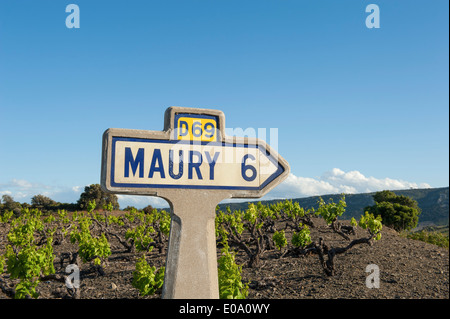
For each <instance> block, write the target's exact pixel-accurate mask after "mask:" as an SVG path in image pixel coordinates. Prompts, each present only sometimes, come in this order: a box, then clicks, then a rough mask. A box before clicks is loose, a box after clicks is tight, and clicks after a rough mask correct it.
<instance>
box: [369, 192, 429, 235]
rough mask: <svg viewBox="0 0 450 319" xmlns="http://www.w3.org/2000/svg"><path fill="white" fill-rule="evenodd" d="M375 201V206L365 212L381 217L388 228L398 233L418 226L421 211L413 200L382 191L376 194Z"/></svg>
mask: <svg viewBox="0 0 450 319" xmlns="http://www.w3.org/2000/svg"><path fill="white" fill-rule="evenodd" d="M373 199H374V200H375V205H373V206H368V207H366V209H365V210H366V211H368V212H369V213H371V214H373V215H374V216H381V218H382V220H383V224H385V225H386V226H389V227H392V228H394V229H395V230H397V231H401V230H410V229H412V228H415V227H416V226H417V223H418V221H419V215H420V213H421V210H420V208H419V206H418V204H417V202H416V201H415V200H413V199H412V198H410V197H407V196H403V195H401V196H398V195H396V194H395V193H393V192H391V191H382V192H377V193H375V195H373Z"/></svg>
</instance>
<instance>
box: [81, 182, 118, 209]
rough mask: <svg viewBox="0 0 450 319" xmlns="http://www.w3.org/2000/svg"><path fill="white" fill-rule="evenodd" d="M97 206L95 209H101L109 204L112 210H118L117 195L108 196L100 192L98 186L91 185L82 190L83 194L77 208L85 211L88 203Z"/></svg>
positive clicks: (100, 189)
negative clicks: (93, 203)
mask: <svg viewBox="0 0 450 319" xmlns="http://www.w3.org/2000/svg"><path fill="white" fill-rule="evenodd" d="M94 200H95V202H96V204H97V206H96V207H95V209H102V208H103V206H104V205H107V204H108V203H111V204H112V205H113V209H119V202H118V198H117V195H115V194H109V193H106V192H104V191H103V190H102V188H101V186H100V184H92V185H90V186H86V187H85V188H84V192H83V193H82V194H81V195H80V199H79V200H78V206H79V208H80V209H81V210H86V209H87V207H88V205H89V202H91V201H94Z"/></svg>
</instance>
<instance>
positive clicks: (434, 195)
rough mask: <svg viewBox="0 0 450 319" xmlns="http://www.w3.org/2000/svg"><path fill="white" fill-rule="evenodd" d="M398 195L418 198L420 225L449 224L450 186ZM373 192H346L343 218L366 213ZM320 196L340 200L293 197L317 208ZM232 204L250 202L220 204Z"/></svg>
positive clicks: (234, 206)
mask: <svg viewBox="0 0 450 319" xmlns="http://www.w3.org/2000/svg"><path fill="white" fill-rule="evenodd" d="M393 192H394V193H395V194H397V195H405V196H408V197H411V198H412V199H414V200H416V201H417V203H418V205H419V207H420V208H421V209H422V213H421V214H420V216H419V226H429V225H448V224H449V187H441V188H424V189H405V190H393ZM374 194H375V192H372V193H362V194H345V201H346V203H347V209H346V211H345V213H344V215H343V216H342V217H341V219H351V218H352V217H355V218H359V217H360V216H361V215H362V214H364V208H365V207H367V206H371V205H374V204H375V202H374V200H373V197H372V195H374ZM319 197H322V198H323V200H325V201H326V202H328V201H329V200H330V199H333V201H334V202H337V201H339V199H340V198H341V195H340V194H333V195H323V196H311V197H304V198H293V199H292V201H293V202H298V203H299V205H300V206H301V207H303V208H305V209H309V208H311V207H314V208H317V207H318V205H317V201H318V199H319ZM280 201H284V200H281V199H276V200H267V201H261V203H263V204H265V205H267V204H274V203H276V202H280ZM227 206H230V208H231V209H232V210H237V209H241V210H243V209H246V208H247V207H248V202H241V203H224V204H220V205H219V207H220V209H225V207H227Z"/></svg>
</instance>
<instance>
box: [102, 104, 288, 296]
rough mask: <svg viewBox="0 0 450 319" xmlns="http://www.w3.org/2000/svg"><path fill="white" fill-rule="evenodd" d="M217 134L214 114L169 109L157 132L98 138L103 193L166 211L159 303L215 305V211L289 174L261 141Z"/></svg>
mask: <svg viewBox="0 0 450 319" xmlns="http://www.w3.org/2000/svg"><path fill="white" fill-rule="evenodd" d="M224 132H225V115H224V114H223V113H222V112H221V111H218V110H209V109H197V108H185V107H170V108H168V109H167V110H166V113H165V118H164V131H143V130H128V129H112V128H110V129H108V130H106V131H105V133H104V134H103V153H102V173H101V185H102V188H103V189H104V190H105V191H107V192H111V193H117V194H130V195H150V196H158V197H162V198H164V199H166V200H167V201H168V202H169V204H170V208H171V218H172V220H171V229H170V235H169V248H168V252H167V259H166V272H165V278H164V287H163V296H162V297H163V298H186V299H200V298H201V299H209V298H219V287H218V277H217V250H216V237H215V222H214V221H215V208H216V206H217V204H218V203H219V202H221V201H222V200H224V199H227V198H259V197H262V196H263V195H264V194H266V193H267V192H268V191H270V190H271V189H272V188H273V187H275V186H276V185H278V184H279V183H280V182H281V181H283V180H284V179H285V178H286V177H287V176H288V174H289V164H288V163H287V162H286V161H285V160H284V159H283V158H282V157H281V156H280V155H278V154H277V153H276V152H275V151H274V150H272V149H271V148H270V147H269V145H267V144H266V143H265V142H264V141H262V140H259V139H257V138H249V137H227V136H225V133H224Z"/></svg>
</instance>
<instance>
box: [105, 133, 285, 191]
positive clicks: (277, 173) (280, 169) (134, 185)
mask: <svg viewBox="0 0 450 319" xmlns="http://www.w3.org/2000/svg"><path fill="white" fill-rule="evenodd" d="M118 141H126V142H139V143H160V144H195V145H211V146H224V147H243V148H258V149H260V151H262V152H264V153H265V154H266V156H267V157H268V158H269V160H270V161H271V162H272V163H273V164H274V165H275V166H277V167H278V168H277V170H276V171H275V173H273V174H272V175H270V176H269V178H267V179H266V180H265V181H264V183H262V184H261V185H260V186H259V187H246V186H216V185H210V186H208V185H165V184H137V183H116V182H115V181H114V172H115V155H116V142H118ZM284 171H285V169H284V168H283V166H282V165H281V164H280V162H278V161H277V160H275V158H273V157H272V156H271V155H270V153H269V152H268V151H267V149H266V148H264V147H263V146H261V145H253V144H242V143H226V142H199V141H185V140H158V139H145V138H132V137H114V136H113V137H112V147H111V175H110V176H111V179H110V182H111V186H112V187H130V188H182V189H224V190H225V189H227V190H262V189H263V188H264V187H266V186H267V185H268V184H269V183H270V182H272V181H273V180H274V179H275V178H277V177H278V176H280V175H281V174H282V173H283V172H284Z"/></svg>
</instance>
